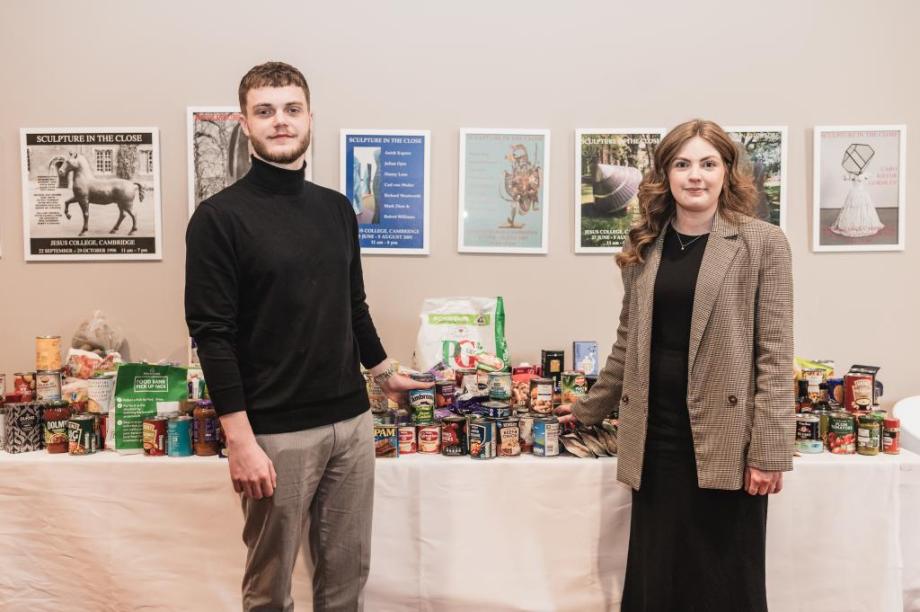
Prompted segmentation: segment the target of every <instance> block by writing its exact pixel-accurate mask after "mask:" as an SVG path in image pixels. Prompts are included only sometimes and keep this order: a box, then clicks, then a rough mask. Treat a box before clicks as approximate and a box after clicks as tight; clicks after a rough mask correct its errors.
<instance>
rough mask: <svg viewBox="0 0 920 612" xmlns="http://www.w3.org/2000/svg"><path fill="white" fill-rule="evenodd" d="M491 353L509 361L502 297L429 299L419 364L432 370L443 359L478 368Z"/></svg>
mask: <svg viewBox="0 0 920 612" xmlns="http://www.w3.org/2000/svg"><path fill="white" fill-rule="evenodd" d="M481 353H488V354H490V355H495V356H497V357H499V358H500V359H502V360H503V361H504V364H505V365H506V366H507V365H508V363H509V357H508V345H507V342H506V341H505V307H504V303H503V301H502V298H501V297H498V298H484V297H449V298H428V299H426V300H425V302H424V303H423V304H422V314H421V325H420V326H419V330H418V340H417V341H416V345H415V367H416V368H417V369H419V370H422V371H424V370H430V369H431V368H433V367H434V366H436V365H437V364H438V363H440V362H442V361H443V362H444V363H445V364H447V365H448V366H449V367H451V368H458V367H459V368H470V367H476V361H477V355H479V354H481Z"/></svg>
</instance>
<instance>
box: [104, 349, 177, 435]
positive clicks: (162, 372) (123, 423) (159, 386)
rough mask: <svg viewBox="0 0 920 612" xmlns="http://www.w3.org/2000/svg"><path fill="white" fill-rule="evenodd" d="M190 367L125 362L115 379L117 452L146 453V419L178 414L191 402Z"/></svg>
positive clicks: (119, 368)
mask: <svg viewBox="0 0 920 612" xmlns="http://www.w3.org/2000/svg"><path fill="white" fill-rule="evenodd" d="M187 378H188V373H187V370H186V368H180V367H177V366H173V365H153V364H150V363H123V364H121V365H120V366H119V367H118V374H117V376H116V378H115V406H114V409H115V423H114V424H115V432H114V438H115V450H117V451H118V452H121V453H140V452H141V451H142V450H143V425H144V419H146V418H150V417H154V416H157V415H158V414H162V413H168V412H171V411H178V409H179V402H180V401H182V400H185V399H188V383H187Z"/></svg>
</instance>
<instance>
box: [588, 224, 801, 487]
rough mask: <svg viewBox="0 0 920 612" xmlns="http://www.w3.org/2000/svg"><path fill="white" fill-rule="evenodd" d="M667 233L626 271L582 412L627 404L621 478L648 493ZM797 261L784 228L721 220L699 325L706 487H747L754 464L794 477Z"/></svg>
mask: <svg viewBox="0 0 920 612" xmlns="http://www.w3.org/2000/svg"><path fill="white" fill-rule="evenodd" d="M664 234H665V232H664V231H662V232H661V234H660V235H659V236H658V240H657V241H656V242H655V243H654V244H653V245H652V246H650V247H649V252H648V255H647V256H646V258H645V263H643V264H636V265H631V266H627V267H626V268H624V269H623V270H622V274H623V286H624V289H625V294H624V296H623V308H622V310H621V311H620V325H619V328H618V329H617V337H616V342H615V343H614V345H613V349H612V351H611V353H610V356H609V357H608V358H607V363H606V365H605V367H604V369H603V371H601V373H600V376H599V377H598V380H597V383H596V384H595V385H594V387H593V388H592V389H591V392H590V393H589V394H588V395H587V396H585V397H584V398H582V399H581V400H580V401H579V402H577V403H576V404H575V406H574V407H573V409H574V412H575V415H576V416H577V418H578V419H579V420H580V421H582V422H584V423H588V424H592V423H597V422H598V421H600V420H602V419H603V418H604V417H605V416H606V415H608V414H609V413H610V412H611V411H612V408H613V407H614V406H616V405H617V403H619V408H620V424H619V432H618V435H617V438H618V440H617V442H618V447H619V453H618V456H619V458H618V465H617V477H618V479H619V480H620V481H622V482H624V483H626V484H628V485H629V486H631V487H633V488H634V489H638V488H639V487H640V485H641V481H642V461H643V456H644V451H645V436H646V430H647V425H648V382H649V351H650V345H651V336H652V300H653V293H654V287H655V276H656V274H657V272H658V263H659V261H660V258H661V249H662V245H663V243H664ZM792 360H793V344H792V258H791V255H790V251H789V243H788V242H787V240H786V236H785V235H784V234H783V232H782V230H780V229H779V228H778V227H776V226H774V225H771V224H769V223H765V222H763V221H759V220H755V219H747V218H745V219H744V220H743V221H742V222H740V223H738V224H735V223H732V222H731V221H729V220H728V219H726V218H725V217H723V216H722V215H721V214H717V215H716V218H715V220H714V222H713V226H712V231H711V233H710V235H709V240H708V241H707V244H706V251H705V253H704V254H703V261H702V263H701V264H700V272H699V278H698V279H697V284H696V294H695V297H694V303H693V316H692V320H691V324H690V354H689V372H688V375H689V376H688V384H687V408H688V410H689V411H690V427H691V429H692V432H693V446H694V449H695V450H696V470H697V478H698V481H699V486H700V487H701V488H706V489H727V490H735V489H740V488H741V486H742V484H743V482H744V469H745V466H752V467H756V468H759V469H761V470H770V471H788V470H791V469H792V453H793V445H794V430H795V418H794V394H793V386H792Z"/></svg>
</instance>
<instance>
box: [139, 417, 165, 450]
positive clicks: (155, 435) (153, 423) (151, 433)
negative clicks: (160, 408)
mask: <svg viewBox="0 0 920 612" xmlns="http://www.w3.org/2000/svg"><path fill="white" fill-rule="evenodd" d="M168 424H169V418H167V417H165V416H160V417H153V418H149V419H144V454H145V455H151V456H154V457H160V456H163V455H165V454H166V439H167V435H168V434H167V429H168V427H167V426H168Z"/></svg>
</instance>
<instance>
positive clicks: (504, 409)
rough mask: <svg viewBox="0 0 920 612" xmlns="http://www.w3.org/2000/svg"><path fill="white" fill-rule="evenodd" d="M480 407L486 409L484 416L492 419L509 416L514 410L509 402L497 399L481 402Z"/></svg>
mask: <svg viewBox="0 0 920 612" xmlns="http://www.w3.org/2000/svg"><path fill="white" fill-rule="evenodd" d="M482 407H483V408H485V410H486V416H488V417H490V418H493V419H504V418H507V417H510V416H511V414H512V412H513V410H514V409H513V408H512V407H511V404H510V403H508V402H500V401H497V400H493V401H488V402H483V404H482Z"/></svg>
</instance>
